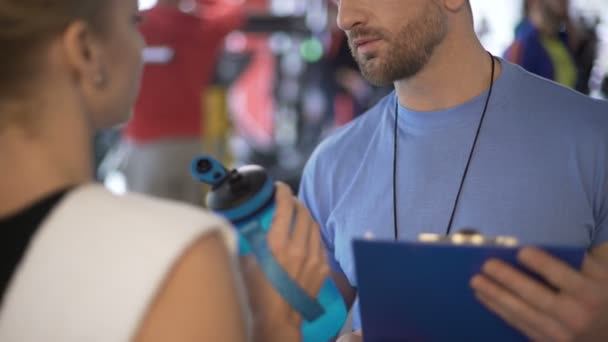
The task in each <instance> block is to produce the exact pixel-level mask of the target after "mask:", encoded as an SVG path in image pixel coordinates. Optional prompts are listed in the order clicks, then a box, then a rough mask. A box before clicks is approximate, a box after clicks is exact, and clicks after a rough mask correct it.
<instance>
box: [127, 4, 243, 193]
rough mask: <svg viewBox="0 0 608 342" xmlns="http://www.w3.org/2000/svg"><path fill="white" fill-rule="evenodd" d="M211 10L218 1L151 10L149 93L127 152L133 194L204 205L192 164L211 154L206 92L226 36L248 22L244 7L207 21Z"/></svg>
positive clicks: (144, 90)
mask: <svg viewBox="0 0 608 342" xmlns="http://www.w3.org/2000/svg"><path fill="white" fill-rule="evenodd" d="M208 6H212V3H210V2H207V4H198V3H196V2H193V1H184V0H159V1H158V3H157V5H156V6H155V7H153V8H152V9H150V10H148V11H146V12H144V16H145V20H144V22H143V23H142V25H141V26H140V30H141V33H142V34H143V36H144V38H145V40H146V44H147V48H146V49H145V50H144V62H145V68H144V72H143V79H142V87H141V93H140V95H139V98H138V100H137V103H136V105H135V111H134V115H133V118H132V119H131V121H129V122H128V124H127V125H126V127H125V128H124V133H123V136H124V142H123V144H122V146H121V148H122V151H121V153H124V154H125V156H126V158H125V160H124V161H123V162H124V164H123V165H122V168H123V170H122V171H123V172H124V174H125V176H126V180H127V188H128V189H129V190H130V191H137V192H142V193H146V194H150V195H154V196H159V197H164V198H170V199H174V200H179V201H184V202H189V203H193V204H201V202H202V193H201V186H200V185H199V184H197V183H196V182H195V181H193V180H192V179H191V177H190V174H189V169H190V168H189V164H190V160H191V159H192V158H193V156H196V155H197V154H199V153H201V152H202V149H203V147H202V146H201V145H202V143H201V134H202V132H204V129H205V127H204V124H205V114H206V113H204V108H205V103H204V99H205V95H204V94H205V91H206V89H207V86H208V85H209V84H210V82H211V81H212V77H213V73H214V68H215V66H216V64H217V59H218V54H219V52H220V48H221V47H222V45H223V42H224V38H225V36H226V35H227V34H228V33H229V32H231V31H233V30H235V29H236V28H238V27H239V26H241V25H242V24H243V23H244V13H243V10H242V8H241V7H237V6H232V7H231V8H230V9H229V10H227V11H225V13H222V15H216V14H217V13H214V16H213V17H211V16H204V14H205V13H204V11H205V10H206V9H207V7H208ZM186 11H188V12H186ZM125 150H126V151H125Z"/></svg>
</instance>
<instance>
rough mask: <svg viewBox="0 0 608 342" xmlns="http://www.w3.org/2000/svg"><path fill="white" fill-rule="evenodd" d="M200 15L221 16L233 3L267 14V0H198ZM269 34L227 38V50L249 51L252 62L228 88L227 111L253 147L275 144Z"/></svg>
mask: <svg viewBox="0 0 608 342" xmlns="http://www.w3.org/2000/svg"><path fill="white" fill-rule="evenodd" d="M199 1H200V3H201V4H204V5H203V6H201V15H202V16H204V17H205V16H212V17H216V16H220V17H221V16H223V15H225V13H226V12H229V11H230V9H231V8H233V7H234V6H240V7H244V8H245V9H246V11H247V13H249V14H266V13H267V12H268V7H269V6H268V1H267V0H244V1H243V0H199ZM205 5H207V6H205ZM268 38H269V35H268V34H260V33H251V34H249V33H243V32H238V33H234V34H232V35H230V36H229V37H228V39H227V44H226V46H227V50H228V51H229V52H232V53H239V54H249V55H251V61H250V63H249V65H248V66H247V68H246V69H245V71H244V72H243V73H242V74H241V75H240V76H239V77H238V78H237V80H236V81H235V82H234V83H233V84H232V85H231V86H230V88H229V90H228V97H227V99H228V103H229V106H228V110H229V112H230V114H231V118H232V122H233V127H234V129H235V130H236V133H237V135H238V136H240V137H243V138H244V139H245V140H246V141H247V142H248V143H250V144H252V145H254V146H256V147H262V148H263V147H270V146H271V145H272V144H274V129H275V125H274V113H275V101H274V98H275V94H274V90H275V76H274V75H275V74H276V57H275V56H274V54H273V53H272V50H271V49H270V46H269V44H268Z"/></svg>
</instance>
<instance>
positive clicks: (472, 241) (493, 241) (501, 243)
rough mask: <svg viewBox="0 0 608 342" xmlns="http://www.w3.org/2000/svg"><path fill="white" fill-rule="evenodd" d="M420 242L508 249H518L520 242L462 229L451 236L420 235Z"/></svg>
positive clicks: (512, 238)
mask: <svg viewBox="0 0 608 342" xmlns="http://www.w3.org/2000/svg"><path fill="white" fill-rule="evenodd" d="M418 242H420V243H423V244H445V245H460V246H480V247H481V246H497V247H506V248H516V247H518V246H519V241H518V240H517V239H516V238H514V237H511V236H497V237H488V236H485V235H483V234H481V233H479V232H478V231H476V230H474V229H462V230H460V231H459V232H457V233H455V234H451V235H441V234H427V233H424V234H420V235H418Z"/></svg>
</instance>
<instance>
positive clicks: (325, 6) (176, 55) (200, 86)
mask: <svg viewBox="0 0 608 342" xmlns="http://www.w3.org/2000/svg"><path fill="white" fill-rule="evenodd" d="M160 1H161V2H162V4H160V5H159V4H157V1H156V0H140V7H141V9H142V10H146V11H148V10H149V11H150V12H149V13H148V12H145V13H144V15H145V16H146V18H145V19H144V22H143V24H142V28H141V30H142V33H144V36H145V38H146V41H147V43H148V47H147V48H146V50H145V51H144V61H145V69H144V76H143V80H142V93H141V95H140V99H139V100H138V102H137V105H136V108H134V110H133V119H132V120H131V122H129V123H127V124H125V125H124V126H122V127H116V128H115V129H112V130H108V131H104V132H99V134H98V137H97V142H96V163H97V166H98V178H99V180H100V181H102V182H104V183H105V184H106V185H107V186H108V187H109V188H110V189H111V190H113V191H115V192H118V193H121V192H124V191H126V190H127V189H128V190H134V191H142V192H147V193H150V194H153V195H158V196H163V197H171V198H174V199H177V200H184V201H190V202H195V203H198V204H201V202H202V198H203V196H202V193H203V192H204V189H202V188H201V186H200V185H197V184H194V183H187V182H185V181H184V182H185V183H183V182H182V183H180V184H181V185H179V186H185V187H189V188H196V191H197V193H195V194H194V199H192V195H191V194H190V195H185V194H183V193H166V192H163V190H162V189H160V188H162V187H165V188H167V187H172V188H173V189H175V188H177V187H179V186H178V185H176V184H178V183H179V182H180V180H179V178H180V177H182V178H187V177H189V175H188V171H189V170H188V166H187V160H189V159H190V158H192V157H194V156H195V155H196V154H198V153H208V154H212V155H214V156H215V157H217V158H220V159H221V160H223V161H224V162H225V163H226V164H228V165H229V166H232V167H234V166H239V165H243V164H259V165H262V166H264V167H266V168H267V169H268V171H269V172H270V173H271V175H272V176H274V178H275V179H277V180H282V181H285V182H287V183H288V184H290V185H291V186H292V187H293V188H294V190H296V189H297V187H298V184H299V181H300V175H301V172H302V169H303V167H304V164H305V162H306V161H307V159H308V157H309V156H310V154H311V153H312V151H313V150H314V148H315V147H316V146H317V145H318V144H319V142H320V141H322V140H323V138H324V137H326V136H327V135H328V134H330V133H331V132H332V131H333V130H335V129H336V128H338V127H340V126H342V125H344V124H347V123H348V122H350V121H351V120H353V119H355V118H356V117H357V116H358V115H360V114H362V113H363V112H365V110H366V109H368V108H369V107H370V106H372V105H373V104H374V103H376V101H378V100H379V99H380V98H382V97H383V96H384V95H386V94H387V93H388V92H390V91H391V90H392V89H388V88H386V89H383V88H375V87H372V86H370V85H369V84H368V83H367V82H366V81H365V80H363V79H362V78H361V76H360V75H359V73H358V71H357V67H356V64H355V63H354V61H353V60H352V57H351V55H350V52H349V49H348V44H347V43H346V41H345V37H344V34H343V33H342V32H340V31H339V30H338V29H337V27H336V25H335V18H336V9H335V7H334V6H333V5H332V4H331V3H329V1H327V0H197V1H195V0H185V1H163V0H160ZM539 1H549V2H550V1H552V0H539ZM168 3H173V4H174V5H170V4H168ZM471 3H472V6H473V10H474V15H475V25H476V31H477V33H478V35H479V37H480V39H481V41H482V42H483V44H484V45H485V46H486V48H487V49H488V50H489V51H490V52H492V53H493V54H495V55H497V56H505V57H506V58H509V59H510V60H513V61H515V62H517V61H518V59H520V60H521V61H522V62H523V57H522V56H521V54H518V52H519V51H520V50H521V48H522V46H524V47H525V44H527V43H526V41H524V40H521V39H520V40H518V39H519V38H520V36H518V34H521V32H523V31H522V30H523V29H522V27H525V25H524V24H525V23H526V21H525V14H526V10H525V9H526V6H525V3H526V1H524V0H492V1H489V0H471ZM569 7H570V8H569V13H568V18H569V19H568V20H567V21H565V22H564V23H563V27H562V31H563V32H561V33H567V34H568V38H567V39H566V38H564V37H565V36H562V35H560V36H559V37H561V38H563V39H560V40H556V42H557V41H559V42H562V43H563V45H564V46H563V47H562V49H561V50H560V46H557V47H556V46H554V45H552V47H549V45H547V53H545V54H544V55H542V56H544V57H545V59H547V60H546V61H543V63H553V62H555V61H556V59H555V58H553V57H555V56H559V52H560V51H561V52H563V51H568V54H567V55H566V56H568V58H567V59H568V63H566V64H567V65H564V61H563V60H559V58H558V59H557V60H558V61H559V62H555V65H553V66H552V68H553V70H554V73H553V74H555V75H556V79H555V80H556V81H560V80H559V79H557V76H559V75H562V76H563V75H572V70H574V72H576V75H578V77H577V78H576V80H577V82H576V85H575V84H574V83H573V84H572V87H573V88H576V89H577V90H578V91H581V92H583V93H585V94H587V95H589V96H593V97H598V98H600V97H608V89H607V88H608V84H607V82H606V75H607V74H608V0H571V1H570V6H569ZM561 33H560V34H561ZM556 37H557V36H556ZM539 46H540V45H539ZM564 47H565V49H563V48H564ZM553 52H555V54H554V53H553ZM547 56H549V58H547ZM556 58H557V57H556ZM572 67H574V68H575V69H572ZM560 68H568V70H569V71H571V72H570V73H566V72H560ZM571 79H572V77H571ZM564 82H565V81H564ZM564 84H565V83H564ZM182 169H183V170H182ZM170 179H173V180H170ZM162 182H165V183H167V184H162V186H161V184H159V183H162ZM171 182H173V183H171ZM183 184H186V185H183Z"/></svg>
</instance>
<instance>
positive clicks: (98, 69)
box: [61, 21, 108, 88]
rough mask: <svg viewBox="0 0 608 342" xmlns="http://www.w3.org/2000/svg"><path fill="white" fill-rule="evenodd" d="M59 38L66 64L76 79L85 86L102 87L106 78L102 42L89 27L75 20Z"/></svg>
mask: <svg viewBox="0 0 608 342" xmlns="http://www.w3.org/2000/svg"><path fill="white" fill-rule="evenodd" d="M61 40H62V47H63V50H64V56H65V63H66V66H67V67H68V69H69V70H70V71H71V73H72V75H74V77H75V79H76V81H77V82H80V83H81V84H82V85H83V86H85V87H94V88H102V87H104V86H105V85H106V83H107V81H108V80H107V73H106V70H105V67H104V64H103V60H102V47H101V43H102V42H101V40H100V39H99V36H98V35H97V34H95V32H93V30H92V29H91V27H90V26H89V25H87V24H86V23H85V22H83V21H76V22H74V23H72V24H70V26H68V28H67V29H66V30H65V31H64V33H63V35H62V37H61Z"/></svg>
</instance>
